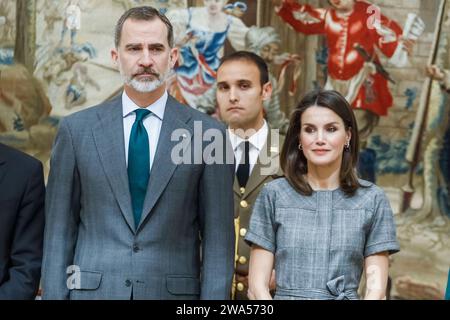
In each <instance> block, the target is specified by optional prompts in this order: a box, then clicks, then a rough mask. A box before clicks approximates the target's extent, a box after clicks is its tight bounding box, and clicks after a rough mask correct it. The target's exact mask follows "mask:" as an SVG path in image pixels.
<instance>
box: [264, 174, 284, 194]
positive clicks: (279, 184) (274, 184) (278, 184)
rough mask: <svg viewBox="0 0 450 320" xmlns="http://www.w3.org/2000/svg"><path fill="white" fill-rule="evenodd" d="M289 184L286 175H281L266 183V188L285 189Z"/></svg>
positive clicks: (273, 189)
mask: <svg viewBox="0 0 450 320" xmlns="http://www.w3.org/2000/svg"><path fill="white" fill-rule="evenodd" d="M287 186H290V185H289V182H288V181H287V179H286V178H285V177H281V178H278V179H274V180H272V181H270V182H268V183H266V184H265V185H264V189H266V190H272V191H277V190H282V189H285V188H286V187H287Z"/></svg>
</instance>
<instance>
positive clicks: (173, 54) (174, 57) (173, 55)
mask: <svg viewBox="0 0 450 320" xmlns="http://www.w3.org/2000/svg"><path fill="white" fill-rule="evenodd" d="M179 53H180V51H179V49H178V47H174V48H172V49H170V56H169V64H170V67H171V68H173V67H174V66H175V64H176V63H177V61H178V55H179Z"/></svg>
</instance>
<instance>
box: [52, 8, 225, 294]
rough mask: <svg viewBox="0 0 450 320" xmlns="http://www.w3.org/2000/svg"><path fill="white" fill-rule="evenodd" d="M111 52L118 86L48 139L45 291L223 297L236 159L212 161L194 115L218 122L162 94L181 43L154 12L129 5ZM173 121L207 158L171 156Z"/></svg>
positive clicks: (204, 125)
mask: <svg viewBox="0 0 450 320" xmlns="http://www.w3.org/2000/svg"><path fill="white" fill-rule="evenodd" d="M111 53H112V58H113V60H114V62H115V63H116V65H117V66H118V68H119V70H120V73H121V76H122V78H123V79H124V82H125V86H124V92H123V93H122V95H120V96H118V97H116V98H113V99H112V100H111V101H108V102H105V103H103V104H100V105H98V106H96V107H93V108H89V109H87V110H84V111H81V112H78V113H75V114H73V115H71V116H68V117H66V118H64V119H63V120H62V121H61V123H60V128H59V132H58V135H57V137H56V140H55V144H54V148H53V153H52V159H51V171H50V175H49V181H48V193H47V198H46V201H48V202H47V203H48V205H47V207H46V230H45V239H44V261H43V298H44V299H89V300H90V299H198V298H200V299H227V298H229V294H230V289H231V282H232V277H233V259H234V231H233V228H234V226H233V194H232V190H233V175H234V172H233V164H232V163H231V164H220V161H219V162H218V163H212V164H211V161H210V160H211V159H210V158H206V159H205V157H207V152H203V151H205V149H207V148H208V145H207V144H208V143H209V142H204V141H202V140H201V141H200V142H199V141H197V139H193V138H192V135H193V133H194V122H195V129H196V130H198V127H200V128H201V130H202V131H201V132H200V134H202V133H203V132H205V131H206V130H209V129H215V130H218V131H217V132H219V133H220V136H221V137H222V138H224V137H225V128H224V127H223V126H222V125H221V124H219V123H218V122H216V120H213V119H212V118H210V117H208V116H206V115H203V114H201V113H200V112H198V111H196V110H194V109H192V108H189V107H186V106H183V105H181V104H179V103H178V102H177V101H175V99H173V98H172V97H171V96H168V94H167V91H166V83H165V82H166V79H167V78H168V76H169V75H170V71H171V69H172V68H173V66H174V64H175V62H176V61H177V57H178V51H177V49H176V48H174V47H173V31H172V26H171V24H170V22H169V21H168V20H167V18H166V17H165V16H164V15H161V14H160V13H159V12H158V11H157V10H156V9H154V8H152V7H138V8H132V9H130V10H128V11H127V12H126V13H124V15H123V16H122V17H121V18H120V19H119V21H118V23H117V26H116V37H115V49H113V50H112V51H111ZM177 129H178V130H181V132H184V133H183V134H182V135H179V137H180V139H181V142H183V143H184V144H183V145H184V146H185V148H184V149H183V150H184V151H185V152H186V154H187V155H188V156H189V157H188V158H190V160H192V159H194V158H195V159H197V160H198V156H199V154H200V152H201V153H202V154H206V156H205V155H203V157H202V156H201V155H200V157H201V160H200V161H194V163H192V162H189V161H185V162H183V163H176V162H174V160H173V159H172V158H173V157H172V155H173V149H176V147H177V146H179V145H180V144H181V142H180V141H172V138H173V133H174V132H176V130H177ZM226 146H227V144H225V147H224V149H225V148H226ZM191 150H192V151H191ZM222 151H224V152H225V150H222Z"/></svg>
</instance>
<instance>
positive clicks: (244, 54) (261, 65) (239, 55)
mask: <svg viewBox="0 0 450 320" xmlns="http://www.w3.org/2000/svg"><path fill="white" fill-rule="evenodd" d="M237 60H246V61H248V62H251V63H254V64H255V65H256V66H257V67H258V70H259V79H260V82H261V86H264V85H265V84H266V83H267V82H269V69H268V67H267V63H266V62H265V61H264V59H263V58H261V57H260V56H258V55H257V54H254V53H253V52H249V51H237V52H234V53H232V54H230V55H228V56H226V57H224V58H223V59H222V61H221V62H220V65H219V68H220V67H221V66H222V65H224V64H225V63H227V62H230V61H237Z"/></svg>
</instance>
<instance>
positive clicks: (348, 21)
mask: <svg viewBox="0 0 450 320" xmlns="http://www.w3.org/2000/svg"><path fill="white" fill-rule="evenodd" d="M277 2H278V3H279V4H281V6H279V7H276V11H277V13H278V15H279V16H280V17H281V18H282V19H283V20H284V21H286V22H287V23H288V24H290V25H291V26H292V27H293V28H294V29H295V30H296V31H298V32H301V33H304V34H307V35H311V34H324V35H325V36H326V39H327V43H328V50H329V58H328V80H327V83H326V85H325V89H334V90H337V91H339V92H341V93H342V94H343V95H344V96H345V97H346V98H347V100H348V101H349V102H350V103H351V104H352V106H353V108H355V109H363V110H368V111H370V116H369V115H368V114H367V112H363V114H365V115H364V116H363V118H365V119H363V121H361V122H365V123H360V119H358V125H359V126H360V127H361V128H360V130H362V131H365V137H363V139H364V138H367V135H368V134H370V132H371V131H372V129H373V127H374V126H375V125H376V124H377V122H378V119H379V116H384V115H386V114H387V111H388V108H389V107H391V106H392V95H391V94H390V92H389V89H388V83H387V82H388V80H387V79H386V77H383V75H382V74H381V73H379V72H377V71H376V69H375V66H374V64H373V63H375V64H376V63H379V59H378V57H377V55H376V52H375V48H378V49H379V51H381V52H382V53H383V54H384V55H386V56H387V57H392V56H393V55H394V53H395V51H396V50H397V48H398V45H399V43H400V42H401V41H402V40H401V34H402V28H401V27H400V26H399V25H398V24H397V23H396V22H395V21H393V20H391V19H389V18H387V17H385V16H383V15H381V14H380V12H379V10H378V9H377V8H376V7H375V6H372V5H371V4H369V3H366V2H363V1H355V0H330V1H329V2H330V4H331V6H332V7H331V8H328V9H323V8H313V7H311V6H309V5H302V4H299V3H296V2H294V1H293V0H284V1H274V3H275V4H276V3H277ZM358 45H359V47H360V48H362V49H363V51H365V53H367V57H368V58H369V59H368V60H369V61H367V60H366V59H365V58H364V57H363V55H362V54H361V52H358V50H356V46H358ZM371 62H373V63H371ZM372 113H373V114H372ZM360 117H361V115H357V118H360ZM369 118H371V119H369ZM364 129H365V130H364ZM362 133H363V132H362ZM363 136H364V134H363Z"/></svg>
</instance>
